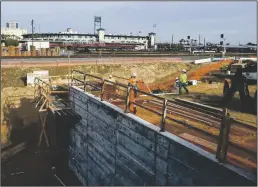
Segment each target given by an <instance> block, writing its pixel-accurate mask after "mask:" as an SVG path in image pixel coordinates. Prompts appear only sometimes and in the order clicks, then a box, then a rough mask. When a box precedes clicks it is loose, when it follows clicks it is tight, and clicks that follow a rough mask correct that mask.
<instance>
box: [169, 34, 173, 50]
mask: <svg viewBox="0 0 258 187" xmlns="http://www.w3.org/2000/svg"><path fill="white" fill-rule="evenodd" d="M173 40H174V34H172V38H171V44H170V49H172V45H173Z"/></svg>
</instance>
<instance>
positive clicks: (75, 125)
mask: <svg viewBox="0 0 258 187" xmlns="http://www.w3.org/2000/svg"><path fill="white" fill-rule="evenodd" d="M233 59H234V58H233V57H225V58H217V59H215V58H214V60H208V61H205V60H203V59H200V60H199V59H197V60H183V59H182V58H179V57H178V58H176V57H175V58H169V59H168V58H144V59H143V58H133V59H131V58H123V59H121V58H111V60H110V59H105V58H103V59H101V61H98V63H97V61H94V60H92V61H89V62H87V63H86V62H83V61H78V60H77V61H76V60H74V61H71V59H70V58H69V59H67V60H63V61H62V62H61V61H55V62H50V61H49V62H48V63H46V62H44V61H40V62H35V63H22V62H17V61H14V62H13V63H11V62H8V63H7V62H6V63H2V65H1V66H2V74H1V82H2V87H1V98H2V102H1V144H2V156H1V159H2V174H1V175H2V178H1V182H2V185H12V186H14V185H35V186H37V185H45V186H49V185H51V186H53V185H54V186H55V185H56V186H60V185H63V186H69V185H84V186H91V185H105V186H108V185H133V186H134V185H147V186H148V185H149V186H150V185H191V186H193V185H207V186H208V185H212V186H214V185H243V186H256V185H257V122H256V118H257V110H256V93H257V85H256V80H255V81H254V80H252V81H249V82H248V90H249V99H248V100H247V101H246V102H247V103H246V106H248V107H247V108H246V110H245V111H244V112H242V111H241V107H240V106H241V104H240V98H239V95H238V93H237V94H235V95H234V97H233V99H232V101H231V102H230V103H229V104H228V105H227V106H226V107H225V105H224V103H223V102H222V101H223V94H224V92H223V89H224V88H225V85H224V82H225V80H228V82H229V83H230V77H229V76H228V75H227V73H225V72H223V68H225V67H228V66H229V65H231V64H232V63H233V62H234V60H233ZM10 61H11V60H10ZM35 61H36V60H35ZM197 61H198V63H197ZM191 62H195V63H191ZM256 63H257V58H256ZM182 69H185V70H186V75H187V80H188V90H189V93H185V92H184V90H183V93H182V94H181V95H179V92H178V89H177V88H176V87H175V80H176V77H179V76H180V74H181V71H182ZM132 73H135V74H136V75H137V76H136V83H137V90H134V91H135V92H136V95H135V98H134V100H133V101H132V100H130V93H131V91H132V89H133V88H132V87H130V86H129V85H128V80H129V78H130V77H131V74H132ZM256 73H257V72H256ZM110 75H112V77H113V79H114V80H115V81H114V82H113V81H110V80H109V76H110ZM132 105H134V106H135V107H136V109H137V112H135V113H133V112H131V110H130V107H131V106H132Z"/></svg>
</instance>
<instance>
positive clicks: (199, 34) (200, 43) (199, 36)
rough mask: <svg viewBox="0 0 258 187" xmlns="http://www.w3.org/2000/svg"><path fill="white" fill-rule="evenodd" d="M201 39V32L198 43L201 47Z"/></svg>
mask: <svg viewBox="0 0 258 187" xmlns="http://www.w3.org/2000/svg"><path fill="white" fill-rule="evenodd" d="M200 41H201V35H200V34H199V44H198V46H199V47H200V44H201V43H200Z"/></svg>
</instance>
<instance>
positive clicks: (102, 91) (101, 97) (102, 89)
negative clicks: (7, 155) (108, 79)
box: [100, 79, 105, 101]
mask: <svg viewBox="0 0 258 187" xmlns="http://www.w3.org/2000/svg"><path fill="white" fill-rule="evenodd" d="M104 86H105V79H104V80H103V81H102V85H101V95H100V99H101V101H103V95H104Z"/></svg>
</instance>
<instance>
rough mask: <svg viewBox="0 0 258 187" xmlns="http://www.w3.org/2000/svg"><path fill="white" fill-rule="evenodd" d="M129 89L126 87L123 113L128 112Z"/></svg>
mask: <svg viewBox="0 0 258 187" xmlns="http://www.w3.org/2000/svg"><path fill="white" fill-rule="evenodd" d="M130 89H131V88H130V86H128V87H127V90H126V100H125V112H127V111H128V105H129V93H130Z"/></svg>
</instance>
